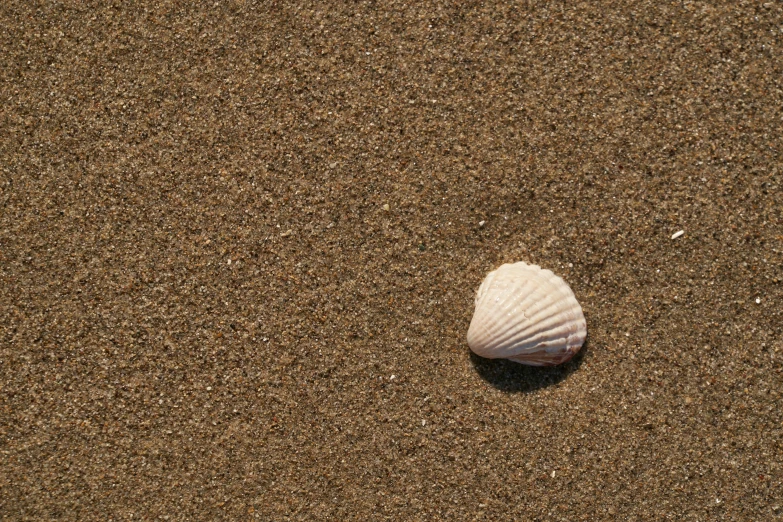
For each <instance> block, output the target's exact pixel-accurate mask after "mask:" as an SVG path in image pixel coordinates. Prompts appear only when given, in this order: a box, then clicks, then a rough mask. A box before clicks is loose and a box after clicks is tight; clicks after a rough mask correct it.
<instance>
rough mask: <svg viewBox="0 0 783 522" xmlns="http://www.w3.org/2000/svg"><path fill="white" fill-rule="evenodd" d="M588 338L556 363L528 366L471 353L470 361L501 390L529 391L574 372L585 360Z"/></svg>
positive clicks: (545, 385) (549, 384)
mask: <svg viewBox="0 0 783 522" xmlns="http://www.w3.org/2000/svg"><path fill="white" fill-rule="evenodd" d="M588 343H589V340H585V342H584V344H583V345H582V348H581V349H580V350H579V352H577V354H576V355H574V357H573V358H572V359H571V360H570V361H568V362H565V363H563V364H560V365H558V366H527V365H524V364H520V363H518V362H514V361H509V360H508V359H485V358H484V357H480V356H478V355H476V354H475V353H473V352H470V360H471V362H472V363H473V366H474V367H475V368H476V371H477V372H478V374H479V375H480V376H481V378H482V379H484V380H485V381H487V382H488V383H489V384H491V385H492V386H493V387H495V388H497V389H498V390H500V391H504V392H509V393H528V392H532V391H536V390H538V389H540V388H546V387H547V386H552V385H553V384H557V383H559V382H560V381H562V380H563V379H565V378H566V377H568V376H569V375H570V374H572V373H573V372H575V371H576V370H577V369H578V368H579V367H580V366H581V365H582V361H583V360H584V357H585V354H586V352H587V349H588Z"/></svg>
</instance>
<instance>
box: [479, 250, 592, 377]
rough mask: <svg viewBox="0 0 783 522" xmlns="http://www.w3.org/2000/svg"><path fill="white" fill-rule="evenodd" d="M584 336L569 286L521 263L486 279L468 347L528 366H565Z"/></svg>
mask: <svg viewBox="0 0 783 522" xmlns="http://www.w3.org/2000/svg"><path fill="white" fill-rule="evenodd" d="M586 337H587V323H586V322H585V316H584V314H583V313H582V307H581V306H579V303H578V302H577V300H576V297H575V296H574V293H573V292H572V291H571V288H570V287H569V286H568V284H567V283H566V282H565V281H563V280H562V279H561V278H559V277H558V276H556V275H555V274H553V273H552V272H551V271H550V270H544V269H542V268H541V267H539V266H537V265H528V264H527V263H524V262H519V263H514V264H506V265H503V266H501V267H500V268H498V269H497V270H495V271H493V272H490V273H489V274H488V275H487V277H486V278H485V279H484V282H483V283H481V287H479V289H478V293H477V294H476V311H475V312H474V313H473V320H471V322H470V328H469V329H468V345H469V346H470V349H471V350H473V352H474V353H475V354H476V355H480V356H481V357H486V358H489V359H510V360H512V361H515V362H518V363H522V364H528V365H531V366H554V365H556V364H561V363H564V362H566V361H568V360H569V359H571V357H573V356H574V355H575V354H576V353H577V352H578V351H579V349H580V348H581V347H582V343H584V341H585V338H586Z"/></svg>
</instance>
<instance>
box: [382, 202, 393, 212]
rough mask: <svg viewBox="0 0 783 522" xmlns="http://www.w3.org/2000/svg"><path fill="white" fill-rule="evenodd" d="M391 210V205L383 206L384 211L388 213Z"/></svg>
mask: <svg viewBox="0 0 783 522" xmlns="http://www.w3.org/2000/svg"><path fill="white" fill-rule="evenodd" d="M390 208H391V207H389V204H388V203H384V205H383V210H385V211H386V212H388V211H389V209H390Z"/></svg>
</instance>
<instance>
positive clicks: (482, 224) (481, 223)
mask: <svg viewBox="0 0 783 522" xmlns="http://www.w3.org/2000/svg"><path fill="white" fill-rule="evenodd" d="M486 224H487V222H486V221H479V226H480V227H483V226H484V225H486Z"/></svg>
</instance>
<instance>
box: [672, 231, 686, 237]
mask: <svg viewBox="0 0 783 522" xmlns="http://www.w3.org/2000/svg"><path fill="white" fill-rule="evenodd" d="M684 233H685V231H684V230H680V231H677V232H675V233H674V234H672V239H677V238H678V237H680V236H681V235H683V234H684Z"/></svg>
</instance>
